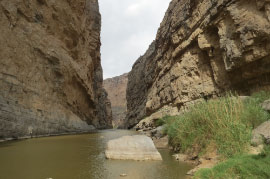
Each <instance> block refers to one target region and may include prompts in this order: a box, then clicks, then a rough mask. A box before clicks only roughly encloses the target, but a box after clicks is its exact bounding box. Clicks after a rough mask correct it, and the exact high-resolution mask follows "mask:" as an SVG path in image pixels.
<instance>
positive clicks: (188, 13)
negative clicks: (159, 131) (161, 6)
mask: <svg viewBox="0 0 270 179" xmlns="http://www.w3.org/2000/svg"><path fill="white" fill-rule="evenodd" d="M269 6H270V2H269V0H194V1H191V0H181V1H179V0H172V1H171V3H170V6H169V8H168V10H167V12H166V15H165V17H164V19H163V22H162V23H161V26H160V28H159V30H158V33H157V36H156V39H155V41H154V42H153V43H152V44H151V45H150V47H149V49H148V50H147V52H146V53H145V55H143V56H142V57H140V58H139V59H138V60H137V62H136V63H135V64H134V65H133V69H132V71H131V72H130V73H129V76H128V79H129V80H128V87H127V111H128V112H127V118H126V124H125V125H126V127H133V126H134V125H136V124H137V123H138V122H139V121H140V120H141V119H143V118H144V117H145V116H149V115H151V114H152V113H154V112H156V111H158V110H159V109H160V108H162V107H163V106H165V105H171V106H172V107H176V108H177V109H178V111H181V110H182V109H183V108H185V107H186V106H188V105H189V104H190V103H193V102H194V101H196V100H200V99H208V98H211V97H215V96H219V95H220V94H222V93H224V92H226V91H228V90H235V91H238V92H240V94H247V95H248V94H249V93H250V92H252V91H254V90H256V89H260V88H264V87H267V86H268V87H269V81H270V18H269V14H270V13H269Z"/></svg>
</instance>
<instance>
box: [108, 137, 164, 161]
mask: <svg viewBox="0 0 270 179" xmlns="http://www.w3.org/2000/svg"><path fill="white" fill-rule="evenodd" d="M105 155H106V158H107V159H119V160H138V161H143V160H162V157H161V155H160V153H159V152H158V151H157V149H156V147H155V145H154V143H153V141H152V139H151V138H150V137H147V136H144V135H134V136H124V137H121V138H118V139H113V140H110V141H109V142H108V143H107V149H106V151H105Z"/></svg>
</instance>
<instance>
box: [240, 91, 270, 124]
mask: <svg viewBox="0 0 270 179" xmlns="http://www.w3.org/2000/svg"><path fill="white" fill-rule="evenodd" d="M267 99H270V92H265V91H261V92H259V93H254V94H253V95H252V96H251V97H250V98H248V99H246V100H245V101H244V111H243V114H242V116H241V118H242V120H243V121H244V123H248V124H249V125H250V126H252V127H253V128H256V127H257V126H259V125H260V124H261V123H263V122H265V121H267V120H268V119H270V114H269V113H268V112H266V111H264V110H263V109H262V107H261V103H263V102H264V101H265V100H267Z"/></svg>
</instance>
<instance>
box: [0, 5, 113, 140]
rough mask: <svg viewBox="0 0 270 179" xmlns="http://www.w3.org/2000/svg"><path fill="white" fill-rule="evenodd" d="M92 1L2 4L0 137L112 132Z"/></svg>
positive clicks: (98, 25)
mask: <svg viewBox="0 0 270 179" xmlns="http://www.w3.org/2000/svg"><path fill="white" fill-rule="evenodd" d="M100 19H101V18H100V13H99V7H98V2H97V0H76V1H75V0H57V1H52V0H29V1H23V0H15V1H10V0H1V1H0V32H1V33H0V138H7V137H15V138H16V137H21V136H27V135H30V134H31V135H46V134H57V133H66V132H76V131H88V130H90V129H92V127H91V126H92V125H93V126H95V127H96V128H108V127H111V109H110V102H109V100H108V99H107V93H106V91H105V90H104V89H103V88H102V81H103V77H102V68H101V65H100V27H101V23H100Z"/></svg>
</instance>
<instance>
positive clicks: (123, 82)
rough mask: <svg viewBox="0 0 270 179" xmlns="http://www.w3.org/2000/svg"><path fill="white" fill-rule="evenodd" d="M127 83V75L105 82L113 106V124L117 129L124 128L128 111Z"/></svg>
mask: <svg viewBox="0 0 270 179" xmlns="http://www.w3.org/2000/svg"><path fill="white" fill-rule="evenodd" d="M127 82H128V74H127V73H125V74H123V75H120V76H117V77H113V78H108V79H105V80H104V81H103V85H104V88H105V90H106V91H107V92H108V98H109V100H110V101H111V104H112V116H113V121H112V123H113V126H114V127H115V128H122V127H123V124H124V121H125V117H126V111H127V100H126V89H127Z"/></svg>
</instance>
